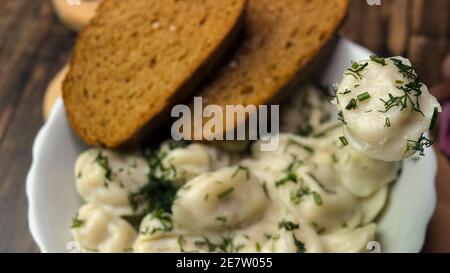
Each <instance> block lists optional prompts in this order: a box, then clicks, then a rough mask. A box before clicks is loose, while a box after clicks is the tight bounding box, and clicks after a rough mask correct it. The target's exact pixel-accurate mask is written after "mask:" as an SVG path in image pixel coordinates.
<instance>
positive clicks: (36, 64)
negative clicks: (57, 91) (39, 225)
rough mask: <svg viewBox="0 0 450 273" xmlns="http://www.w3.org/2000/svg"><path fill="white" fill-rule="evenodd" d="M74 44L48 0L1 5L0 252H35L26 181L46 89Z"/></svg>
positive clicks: (17, 0)
mask: <svg viewBox="0 0 450 273" xmlns="http://www.w3.org/2000/svg"><path fill="white" fill-rule="evenodd" d="M74 39H75V35H74V34H73V33H70V32H68V31H67V30H66V29H65V28H63V27H62V26H61V25H60V24H59V23H58V22H57V20H56V19H55V17H54V15H53V13H52V9H51V7H50V4H49V2H48V1H41V0H38V1H29V0H3V1H2V4H1V5H0V252H34V251H37V250H38V249H37V248H36V246H35V244H34V243H33V241H32V239H31V236H30V234H29V231H28V224H27V202H26V196H25V177H26V174H27V170H28V168H29V166H30V163H31V147H32V143H33V139H34V136H35V135H36V133H37V131H38V129H39V128H40V127H41V125H42V122H43V120H42V114H41V113H42V110H41V102H42V97H43V94H44V90H45V87H46V85H47V83H48V81H49V80H50V79H51V78H52V76H53V75H54V73H56V72H57V71H58V69H59V68H60V67H61V66H62V65H63V64H64V63H65V62H66V61H67V59H68V54H69V52H70V50H71V47H72V45H73V43H74Z"/></svg>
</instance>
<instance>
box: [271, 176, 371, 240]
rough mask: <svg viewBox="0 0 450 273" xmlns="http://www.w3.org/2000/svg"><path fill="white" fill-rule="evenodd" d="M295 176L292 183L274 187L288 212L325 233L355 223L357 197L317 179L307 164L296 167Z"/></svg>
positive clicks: (354, 225) (342, 188)
mask: <svg viewBox="0 0 450 273" xmlns="http://www.w3.org/2000/svg"><path fill="white" fill-rule="evenodd" d="M295 176H296V179H295V182H294V181H290V182H288V183H284V184H279V186H278V187H277V189H278V191H279V194H280V198H281V200H282V202H283V203H284V204H285V206H286V207H287V208H288V209H289V210H290V211H291V213H293V214H294V215H297V216H298V217H302V218H303V219H305V220H307V221H308V223H311V224H313V225H314V226H316V227H317V229H318V230H322V231H326V232H330V231H334V230H337V229H340V228H341V227H342V226H348V227H356V226H357V225H359V223H360V221H361V217H362V213H361V208H360V206H359V202H358V198H356V197H355V196H353V195H352V194H351V193H350V192H349V191H347V190H346V189H345V188H344V187H342V186H339V185H338V184H333V183H330V182H332V181H326V180H319V179H318V178H317V177H316V176H314V175H313V174H312V172H311V171H308V168H307V167H301V168H299V169H298V170H297V171H296V172H295ZM280 181H281V180H280Z"/></svg>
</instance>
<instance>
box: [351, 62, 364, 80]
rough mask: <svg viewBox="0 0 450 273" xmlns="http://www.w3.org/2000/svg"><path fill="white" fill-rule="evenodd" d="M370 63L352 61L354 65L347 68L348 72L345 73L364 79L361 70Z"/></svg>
mask: <svg viewBox="0 0 450 273" xmlns="http://www.w3.org/2000/svg"><path fill="white" fill-rule="evenodd" d="M368 65H369V64H368V63H364V64H360V63H357V62H354V61H352V66H351V68H349V69H347V72H346V73H345V75H351V76H353V77H354V78H355V79H357V80H358V79H359V80H361V79H362V75H361V72H362V71H363V70H364V69H365V68H366V67H367V66H368Z"/></svg>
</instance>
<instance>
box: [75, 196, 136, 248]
mask: <svg viewBox="0 0 450 273" xmlns="http://www.w3.org/2000/svg"><path fill="white" fill-rule="evenodd" d="M71 233H72V236H73V238H74V240H75V241H77V242H78V243H79V244H80V246H81V249H80V250H81V251H83V252H130V251H132V249H133V243H134V241H135V239H136V237H137V233H136V231H135V230H134V228H133V227H132V226H131V225H130V224H129V223H128V222H127V221H125V220H124V219H122V218H121V217H120V216H119V215H117V214H116V213H115V212H114V210H113V209H112V208H110V207H106V206H102V205H96V204H86V205H84V206H82V207H81V208H80V210H79V211H78V215H77V217H76V221H74V225H72V228H71Z"/></svg>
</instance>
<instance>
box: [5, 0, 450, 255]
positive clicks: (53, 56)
mask: <svg viewBox="0 0 450 273" xmlns="http://www.w3.org/2000/svg"><path fill="white" fill-rule="evenodd" d="M431 2H432V3H431ZM428 3H430V4H428ZM421 7H422V10H421ZM449 9H450V4H448V1H447V0H432V1H429V0H427V1H425V0H382V5H381V6H368V5H367V4H366V1H362V0H352V1H351V9H350V14H349V17H348V20H347V22H346V24H345V25H344V27H343V29H342V31H341V34H342V35H343V36H345V37H348V38H350V39H352V40H354V41H356V42H358V43H361V44H363V45H364V46H366V47H368V48H369V49H371V50H372V51H374V52H376V53H378V54H381V55H391V54H396V55H398V54H402V55H406V56H409V57H411V58H412V59H413V62H414V63H416V64H418V70H419V72H420V74H421V75H422V76H423V77H424V78H425V80H426V81H427V83H429V84H432V83H436V82H438V81H439V80H440V79H441V76H440V73H438V72H437V71H438V69H439V66H440V62H441V60H442V59H443V57H444V55H445V54H446V53H447V52H448V51H449V34H450V21H449V20H450V16H449V14H450V10H449ZM425 10H426V11H425ZM412 14H414V16H412ZM74 41H75V34H73V33H71V32H70V31H68V30H66V29H65V28H63V27H62V26H61V25H60V24H59V23H58V21H57V19H56V18H55V16H54V15H53V13H52V9H51V6H50V3H49V1H47V0H32V1H31V0H2V1H1V5H0V252H35V251H38V249H37V248H36V246H35V244H34V243H33V241H32V239H31V236H30V234H29V231H28V223H27V201H26V196H25V178H26V174H27V171H28V168H29V166H30V163H31V147H32V143H33V139H34V137H35V135H36V133H37V131H38V129H39V128H40V127H41V126H42V123H43V120H42V117H41V116H42V114H41V113H42V110H41V105H42V104H41V103H42V99H43V94H44V90H45V87H46V85H47V83H48V82H49V81H50V79H51V78H52V76H53V75H54V74H55V73H56V72H57V71H58V70H59V69H60V68H61V67H62V66H63V64H64V63H66V61H67V60H68V57H69V54H70V51H71V48H72V46H73V44H74Z"/></svg>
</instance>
